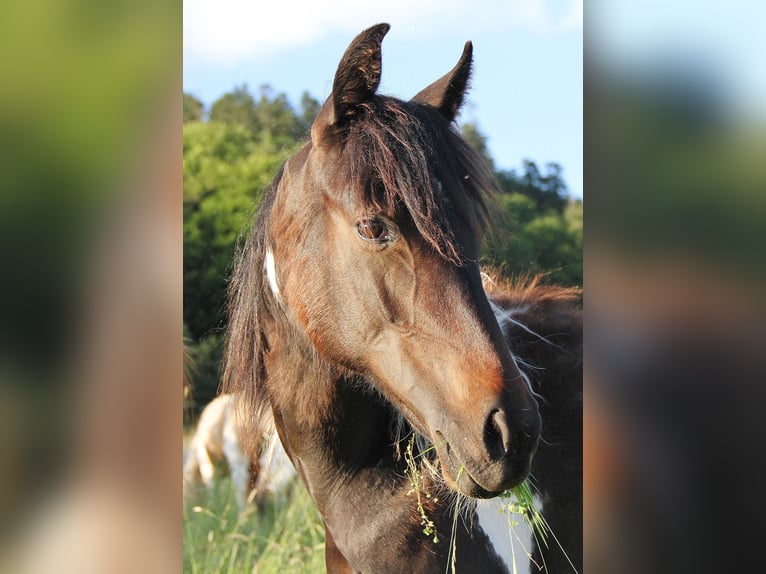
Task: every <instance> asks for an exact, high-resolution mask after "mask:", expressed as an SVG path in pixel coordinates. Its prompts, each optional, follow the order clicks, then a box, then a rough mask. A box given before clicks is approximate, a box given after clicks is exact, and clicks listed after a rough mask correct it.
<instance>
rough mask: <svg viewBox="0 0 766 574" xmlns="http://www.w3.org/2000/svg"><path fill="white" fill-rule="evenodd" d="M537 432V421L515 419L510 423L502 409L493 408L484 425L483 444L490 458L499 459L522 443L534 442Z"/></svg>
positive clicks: (506, 455)
mask: <svg viewBox="0 0 766 574" xmlns="http://www.w3.org/2000/svg"><path fill="white" fill-rule="evenodd" d="M536 418H537V417H535V419H536ZM538 432H539V422H538V423H537V424H535V423H534V422H532V421H517V422H516V424H515V425H511V424H510V421H509V420H508V415H507V414H506V412H505V411H504V410H503V409H494V410H493V411H491V412H490V413H489V416H488V417H487V421H486V423H485V425H484V445H485V446H486V448H487V452H488V453H489V456H490V458H491V459H492V460H500V459H503V458H506V457H508V456H509V455H510V454H511V451H512V450H516V449H518V448H519V447H520V446H521V445H522V444H526V443H530V442H534V441H535V440H536V438H537V434H538Z"/></svg>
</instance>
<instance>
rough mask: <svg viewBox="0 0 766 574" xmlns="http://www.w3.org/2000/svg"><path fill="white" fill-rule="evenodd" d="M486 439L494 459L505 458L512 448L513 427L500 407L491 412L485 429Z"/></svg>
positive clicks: (488, 449)
mask: <svg viewBox="0 0 766 574" xmlns="http://www.w3.org/2000/svg"><path fill="white" fill-rule="evenodd" d="M484 441H485V444H486V446H487V451H488V452H489V455H490V457H491V458H493V459H500V458H503V457H504V456H505V455H506V454H507V453H508V451H509V450H510V449H511V429H510V428H509V427H508V421H507V419H506V416H505V412H504V411H502V410H499V409H498V410H495V411H492V412H491V413H490V415H489V417H488V418H487V424H486V427H485V429H484Z"/></svg>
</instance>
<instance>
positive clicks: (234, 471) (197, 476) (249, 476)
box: [183, 394, 295, 510]
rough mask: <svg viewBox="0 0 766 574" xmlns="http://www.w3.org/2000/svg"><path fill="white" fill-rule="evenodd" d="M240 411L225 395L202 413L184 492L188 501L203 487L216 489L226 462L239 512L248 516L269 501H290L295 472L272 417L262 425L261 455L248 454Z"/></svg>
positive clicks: (188, 456)
mask: <svg viewBox="0 0 766 574" xmlns="http://www.w3.org/2000/svg"><path fill="white" fill-rule="evenodd" d="M236 408H237V402H236V399H235V397H234V396H232V395H230V394H222V395H219V396H217V397H215V398H214V399H213V400H212V401H210V402H209V403H208V404H207V405H206V406H205V408H204V409H203V410H202V414H200V418H199V421H198V422H197V427H196V429H195V431H194V436H193V437H192V439H191V441H190V442H189V447H188V451H187V454H186V457H185V460H184V466H183V490H184V496H192V495H193V494H194V493H195V491H196V490H197V488H198V486H199V483H200V482H202V484H204V486H205V487H206V488H208V489H210V488H212V486H213V481H214V479H215V475H216V467H217V466H219V465H220V463H221V462H224V461H225V463H226V465H227V466H228V469H229V472H230V474H231V480H232V483H233V486H234V493H235V498H236V502H237V506H238V507H239V509H240V510H245V509H246V508H247V507H248V503H250V502H255V503H256V506H258V507H261V506H263V504H264V503H265V502H266V501H267V500H270V499H280V498H284V497H285V496H286V495H287V494H288V493H289V491H290V487H291V485H292V482H293V478H294V477H295V469H294V468H293V466H292V464H291V463H290V460H289V459H288V458H287V454H286V453H285V452H284V449H283V448H282V444H281V443H280V442H279V439H278V437H277V435H276V433H275V432H274V431H273V420H272V419H271V418H270V417H269V416H268V413H264V415H265V416H264V417H263V418H262V419H261V420H260V421H259V423H258V428H259V431H258V432H259V433H260V436H261V440H259V441H258V444H257V451H256V452H255V455H254V456H253V455H252V454H251V453H250V452H249V451H245V449H244V448H243V443H242V437H241V434H242V427H241V424H240V420H241V419H240V417H238V416H237V413H236ZM251 430H252V429H251Z"/></svg>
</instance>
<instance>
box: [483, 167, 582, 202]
mask: <svg viewBox="0 0 766 574" xmlns="http://www.w3.org/2000/svg"><path fill="white" fill-rule="evenodd" d="M545 167H546V173H545V174H542V173H540V170H539V169H538V167H537V164H536V163H535V162H533V161H529V160H524V171H523V173H521V175H519V174H517V173H516V170H500V171H499V172H497V174H496V175H497V179H498V182H499V183H500V188H501V189H502V190H503V192H505V193H521V194H522V195H526V196H527V197H529V198H531V199H532V200H534V202H535V206H536V209H537V211H538V212H539V213H545V212H547V211H549V210H552V211H555V212H557V213H562V212H563V211H564V208H565V207H566V205H567V186H566V183H564V179H563V178H562V176H561V166H560V165H559V164H557V163H548V164H546V166H545Z"/></svg>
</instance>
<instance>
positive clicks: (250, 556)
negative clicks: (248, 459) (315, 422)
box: [183, 477, 325, 574]
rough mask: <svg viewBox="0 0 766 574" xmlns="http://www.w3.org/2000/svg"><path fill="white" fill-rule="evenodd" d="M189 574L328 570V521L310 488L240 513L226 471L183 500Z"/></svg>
mask: <svg viewBox="0 0 766 574" xmlns="http://www.w3.org/2000/svg"><path fill="white" fill-rule="evenodd" d="M183 519H184V573H185V574H217V573H224V574H238V573H245V572H246V573H248V574H250V573H251V572H257V573H259V574H272V573H273V574H281V573H283V572H301V573H313V572H322V573H323V572H324V571H325V559H324V527H323V526H322V523H321V519H320V517H319V513H318V512H317V510H316V507H315V506H314V503H313V501H312V500H311V498H310V497H309V495H308V493H307V492H306V489H305V488H304V487H303V486H302V485H300V484H296V485H295V487H294V488H293V491H292V495H291V496H290V497H289V498H288V499H287V501H282V502H280V501H273V502H269V503H267V504H266V505H265V506H264V507H263V508H262V509H261V510H255V509H253V510H250V511H246V512H243V513H240V512H239V511H238V509H237V505H236V502H235V500H234V491H233V488H232V485H231V481H230V480H229V478H228V477H224V478H221V479H220V480H218V481H216V484H215V486H214V488H213V489H212V490H211V491H209V492H207V491H204V490H202V491H201V492H200V493H199V495H198V496H197V497H196V499H193V500H192V499H189V500H185V501H184V516H183Z"/></svg>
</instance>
